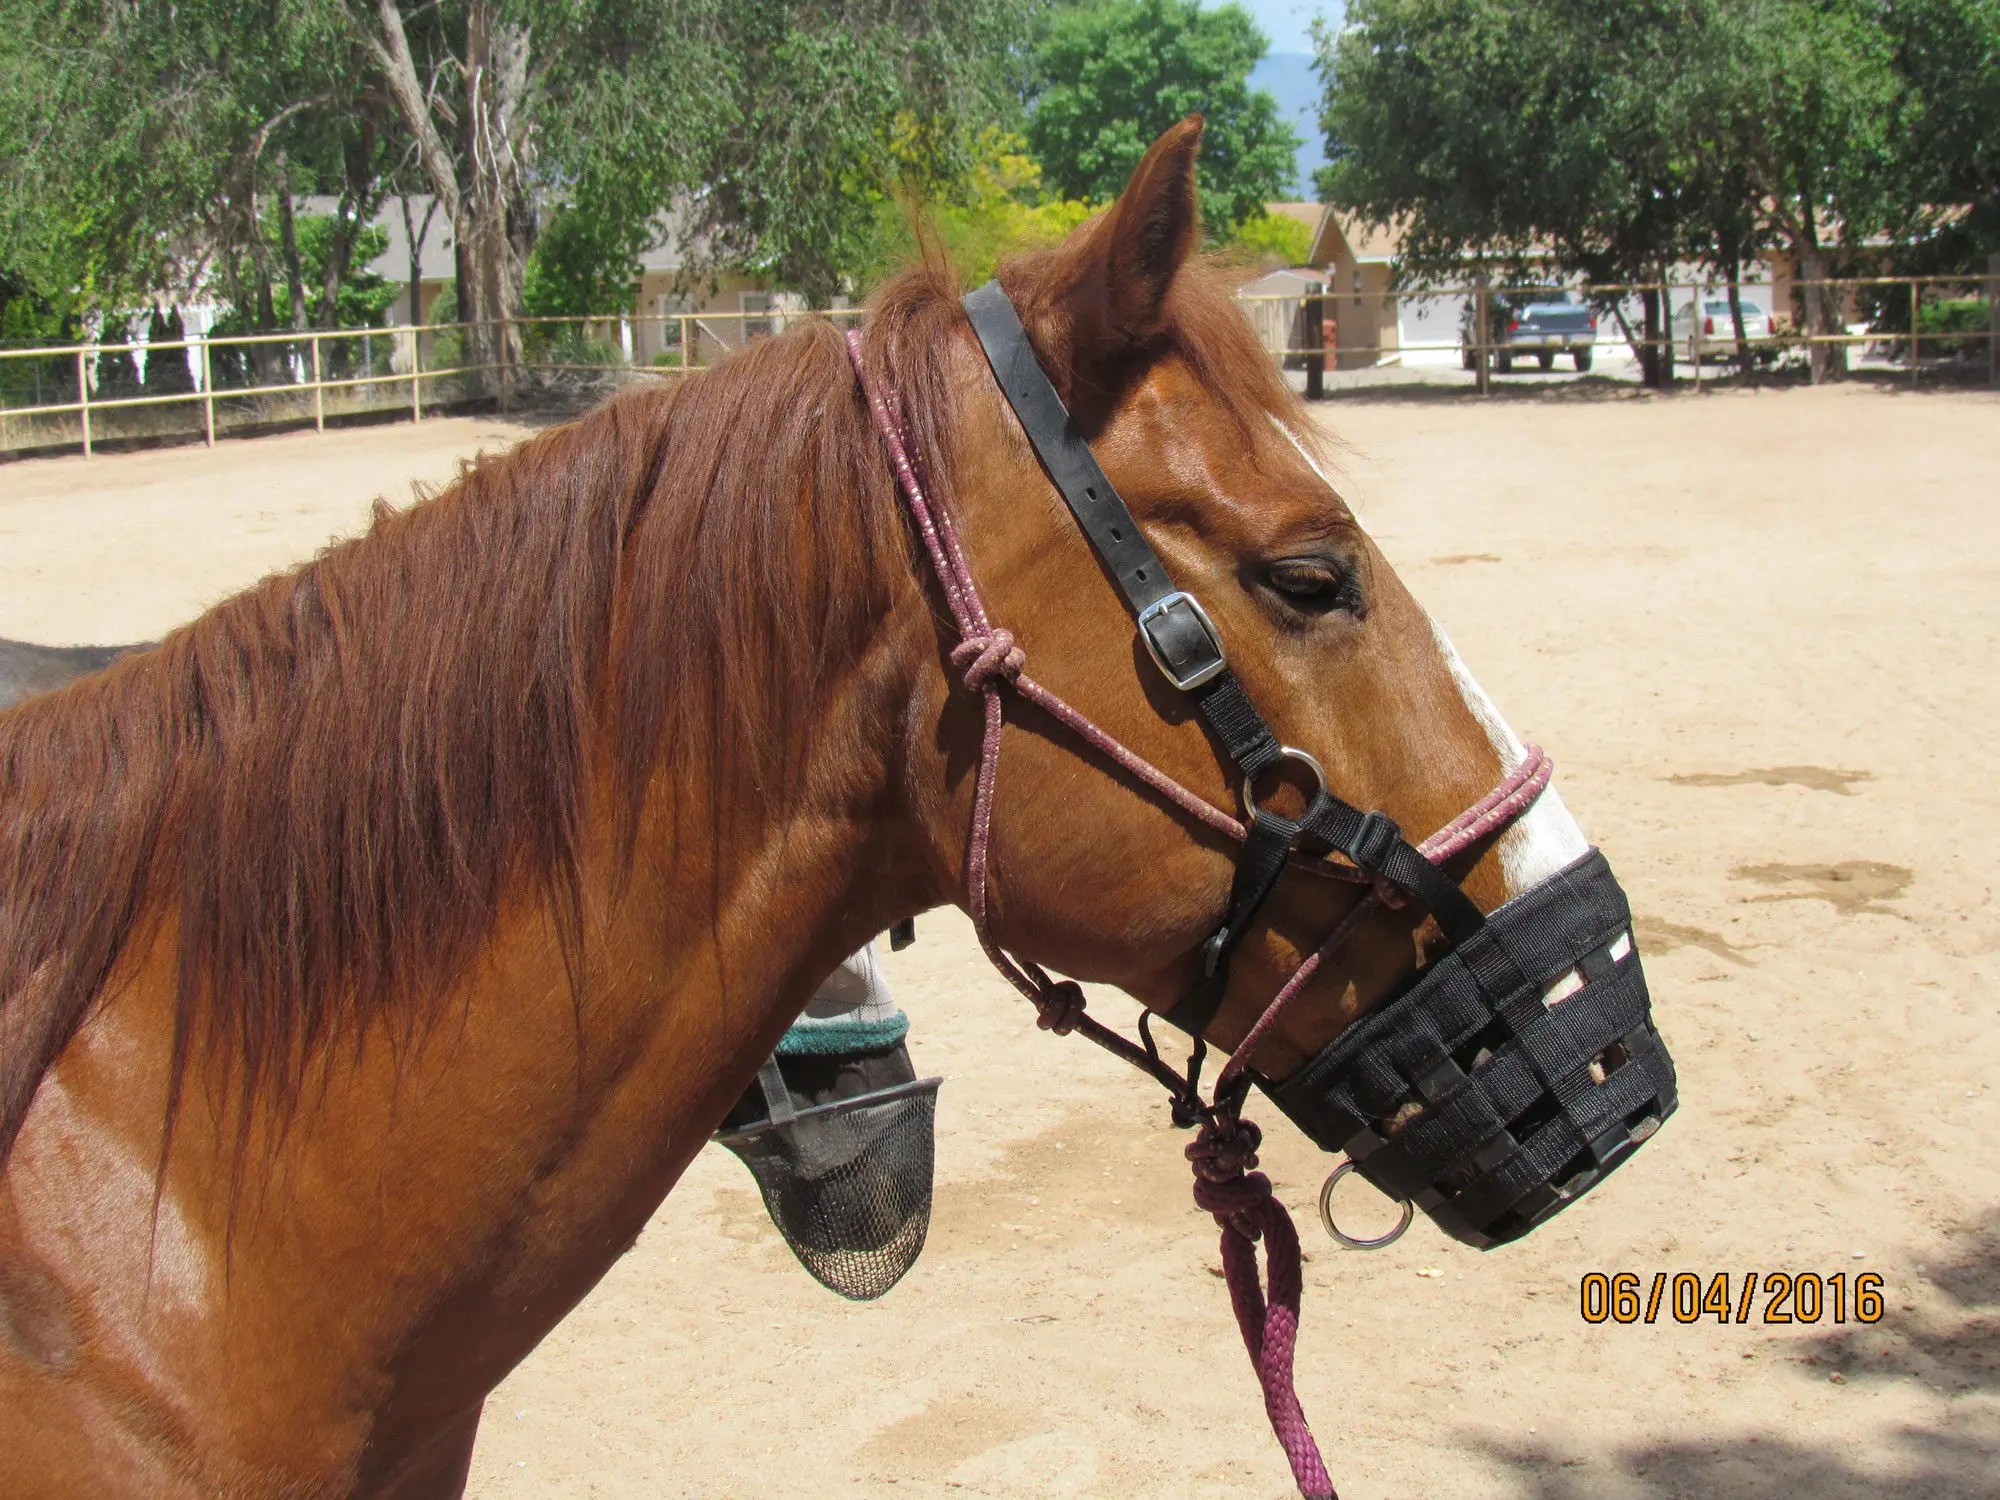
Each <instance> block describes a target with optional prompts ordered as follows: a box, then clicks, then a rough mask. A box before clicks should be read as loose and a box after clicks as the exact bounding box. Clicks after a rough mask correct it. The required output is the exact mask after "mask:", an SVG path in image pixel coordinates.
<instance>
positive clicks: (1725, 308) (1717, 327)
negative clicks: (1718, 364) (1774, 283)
mask: <svg viewBox="0 0 2000 1500" xmlns="http://www.w3.org/2000/svg"><path fill="white" fill-rule="evenodd" d="M1699 322H1700V327H1699V329H1697V327H1696V315H1695V306H1694V303H1693V301H1692V300H1690V301H1687V302H1683V303H1682V304H1681V305H1680V306H1679V307H1677V308H1675V309H1674V351H1675V353H1677V354H1686V353H1687V352H1688V350H1689V349H1690V348H1691V347H1692V348H1693V349H1694V350H1695V351H1696V357H1697V358H1699V359H1734V358H1735V357H1736V325H1735V323H1734V322H1733V321H1732V320H1731V319H1730V316H1729V299H1728V298H1727V297H1708V298H1706V299H1704V300H1703V302H1702V304H1701V315H1700V320H1699ZM1743 337H1744V338H1745V339H1747V340H1748V341H1749V342H1750V343H1751V344H1753V345H1755V344H1769V342H1770V340H1771V315H1770V314H1769V313H1768V312H1766V311H1765V310H1764V309H1763V308H1761V307H1759V306H1758V305H1757V304H1756V303H1754V302H1752V301H1751V300H1750V299H1749V298H1748V297H1745V298H1744V299H1743ZM1757 352H1758V351H1756V350H1754V349H1753V350H1752V353H1757Z"/></svg>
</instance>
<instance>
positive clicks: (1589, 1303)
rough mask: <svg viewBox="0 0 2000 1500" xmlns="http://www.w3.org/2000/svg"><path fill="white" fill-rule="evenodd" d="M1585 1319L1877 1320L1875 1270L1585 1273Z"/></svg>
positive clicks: (1878, 1284) (1877, 1279)
mask: <svg viewBox="0 0 2000 1500" xmlns="http://www.w3.org/2000/svg"><path fill="white" fill-rule="evenodd" d="M1577 1296H1578V1300H1579V1302H1580V1304H1581V1306H1580V1309H1579V1310H1580V1311H1581V1312H1582V1314H1583V1321H1584V1322H1586V1323H1658V1322H1660V1321H1661V1320H1662V1319H1668V1320H1671V1321H1673V1322H1675V1323H1699V1322H1702V1321H1703V1320H1705V1319H1712V1320H1713V1321H1715V1322H1717V1323H1772V1324H1781V1323H1821V1322H1825V1323H1879V1322H1881V1321H1882V1278H1881V1276H1880V1275H1879V1274H1878V1273H1877V1272H1874V1271H1863V1272H1861V1273H1860V1274H1859V1275H1857V1276H1850V1275H1848V1273H1847V1272H1845V1271H1839V1272H1836V1273H1835V1274H1833V1275H1831V1276H1821V1275H1820V1274H1818V1273H1817V1272H1814V1271H1741V1272H1735V1271H1716V1272H1713V1273H1712V1274H1710V1275H1707V1276H1703V1275H1701V1274H1700V1273H1699V1272H1696V1271H1655V1272H1653V1273H1652V1276H1651V1277H1650V1278H1648V1277H1644V1276H1641V1275H1640V1274H1639V1273H1638V1272H1636V1271H1618V1272H1604V1271H1589V1272H1586V1273H1585V1274H1584V1277H1583V1280H1582V1282H1581V1284H1580V1285H1579V1287H1578V1290H1577Z"/></svg>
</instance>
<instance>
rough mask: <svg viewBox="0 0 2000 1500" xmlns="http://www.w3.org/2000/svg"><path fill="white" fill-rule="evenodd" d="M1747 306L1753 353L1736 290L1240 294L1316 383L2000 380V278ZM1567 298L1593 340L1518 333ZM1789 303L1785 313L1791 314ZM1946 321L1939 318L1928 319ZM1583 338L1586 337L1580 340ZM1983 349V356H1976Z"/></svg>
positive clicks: (1271, 340)
mask: <svg viewBox="0 0 2000 1500" xmlns="http://www.w3.org/2000/svg"><path fill="white" fill-rule="evenodd" d="M1735 286H1736V291H1737V301H1738V304H1739V305H1740V307H1741V309H1742V311H1743V313H1744V314H1745V317H1746V322H1747V323H1748V324H1749V325H1750V326H1749V327H1746V329H1745V338H1744V339H1743V341H1742V345H1741V346H1740V345H1739V342H1738V340H1737V338H1736V333H1735V327H1734V317H1733V316H1732V314H1731V313H1730V311H1729V308H1728V306H1727V298H1728V294H1729V290H1730V283H1729V282H1728V281H1726V280H1723V279H1719V278H1705V279H1694V280H1688V281H1664V282H1659V281H1656V282H1633V283H1618V284H1609V285H1607V284H1588V283H1580V282H1570V283H1567V284H1562V283H1555V282H1533V283H1525V284H1519V285H1514V284H1506V283H1494V284H1490V285H1481V284H1479V283H1477V282H1469V283H1458V284H1441V285H1434V286H1415V287H1398V286H1393V285H1391V286H1372V287H1370V286H1362V285H1355V284H1352V283H1350V284H1348V285H1336V284H1330V285H1329V286H1328V287H1327V288H1326V289H1325V290H1324V291H1323V292H1321V293H1319V294H1317V295H1304V296H1301V295H1297V294H1289V293H1288V294H1282V295H1261V296H1243V297H1239V299H1238V300H1239V302H1241V303H1242V304H1243V305H1244V308H1245V311H1246V313H1247V314H1248V315H1249V316H1250V321H1251V324H1252V326H1253V327H1254V328H1255V329H1256V330H1257V333H1258V336H1259V338H1260V340H1261V341H1262V342H1263V344H1264V347H1265V348H1266V349H1267V350H1268V351H1269V352H1270V354H1271V355H1272V357H1273V358H1275V359H1278V360H1280V361H1281V362H1283V363H1284V364H1286V365H1287V366H1289V367H1292V368H1299V367H1301V366H1303V367H1304V368H1306V370H1307V373H1308V377H1309V387H1310V383H1311V379H1312V377H1315V376H1318V375H1320V374H1321V373H1323V372H1324V371H1326V370H1330V369H1355V368H1363V367H1371V366H1378V365H1389V364H1399V363H1400V364H1405V365H1416V364H1438V363H1448V362H1449V360H1450V358H1451V357H1454V356H1455V357H1456V358H1457V360H1458V362H1459V364H1460V365H1461V366H1462V368H1463V369H1465V370H1468V371H1472V372H1474V373H1475V375H1476V377H1477V383H1478V384H1479V386H1480V387H1481V388H1482V389H1484V388H1486V387H1487V384H1488V381H1489V379H1490V374H1491V373H1492V372H1493V371H1494V370H1496V369H1497V370H1498V371H1499V372H1500V373H1506V372H1507V371H1508V370H1509V368H1510V367H1511V365H1512V364H1513V363H1515V362H1517V361H1521V360H1533V361H1535V362H1536V363H1537V364H1540V365H1541V366H1542V368H1544V369H1547V368H1550V367H1551V366H1553V364H1554V362H1555V360H1556V359H1557V358H1558V357H1560V356H1562V355H1566V354H1571V355H1573V353H1574V352H1576V351H1581V352H1582V353H1583V357H1584V363H1582V364H1579V366H1578V368H1579V369H1582V368H1589V367H1591V365H1593V364H1594V362H1595V357H1596V355H1597V354H1598V353H1600V352H1604V351H1618V350H1627V351H1630V352H1632V353H1633V354H1634V355H1635V356H1636V355H1637V353H1638V351H1639V350H1641V349H1647V350H1651V351H1654V352H1655V355H1656V357H1657V358H1658V359H1659V360H1660V361H1661V362H1662V363H1663V364H1670V365H1672V366H1679V365H1681V364H1683V363H1685V365H1686V366H1687V369H1688V373H1689V374H1690V375H1691V376H1692V379H1693V382H1694V383H1695V384H1696V385H1697V386H1699V385H1700V384H1702V383H1703V379H1704V374H1705V368H1704V367H1705V366H1710V365H1723V364H1730V363H1737V362H1740V360H1741V357H1742V353H1743V348H1744V346H1747V348H1748V351H1749V354H1750V357H1751V360H1752V361H1753V362H1754V363H1757V364H1764V365H1772V364H1777V363H1779V362H1781V361H1783V360H1785V359H1786V358H1788V357H1792V356H1796V355H1800V354H1804V355H1806V356H1807V357H1808V358H1810V355H1811V352H1812V351H1813V350H1814V349H1815V348H1827V347H1837V348H1842V349H1850V348H1854V347H1856V346H1859V347H1861V348H1862V349H1863V351H1864V353H1867V354H1870V355H1873V356H1879V357H1880V358H1881V359H1883V360H1884V361H1888V362H1896V363H1900V364H1902V365H1903V366H1904V368H1905V370H1906V371H1907V374H1908V377H1909V379H1910V380H1911V381H1912V382H1915V381H1917V380H1918V379H1919V378H1920V377H1921V375H1922V373H1923V372H1924V370H1925V368H1926V364H1925V361H1926V359H1927V358H1928V359H1929V361H1930V367H1931V368H1933V369H1941V368H1943V367H1944V366H1945V365H1947V364H1956V365H1963V364H1967V363H1972V364H1977V363H1983V364H1984V365H1985V367H1986V370H1985V373H1986V376H1987V379H1988V380H1989V381H1991V382H1993V383H1995V384H2000V332H1996V325H1997V324H2000V320H1996V317H1995V313H1994V309H1995V306H1996V304H1997V303H2000V278H1996V277H1991V276H1973V275H1966V276H1923V277H1917V276H1864V277H1839V278H1825V279H1821V280H1811V281H1809V280H1805V279H1795V280H1790V281H1772V280H1769V279H1753V280H1739V281H1737V282H1736V283H1735ZM1552 291H1558V292H1562V293H1564V294H1565V296H1566V297H1567V298H1568V299H1569V300H1570V301H1571V302H1572V303H1573V304H1574V305H1576V306H1578V307H1579V308H1587V309H1589V310H1591V311H1592V312H1593V313H1594V314H1595V315H1596V316H1595V317H1594V319H1593V321H1592V323H1591V325H1590V327H1589V328H1588V330H1587V332H1586V331H1580V330H1579V331H1573V332H1572V334H1571V336H1568V337H1563V336H1551V335H1548V334H1545V333H1541V332H1538V331H1530V332H1529V333H1528V334H1526V335H1525V336H1524V337H1517V336H1516V335H1517V331H1518V330H1517V329H1515V328H1509V327H1508V326H1507V324H1508V323H1509V322H1510V321H1511V320H1512V315H1513V312H1514V311H1515V310H1516V309H1517V308H1518V307H1519V306H1520V305H1522V304H1524V303H1525V302H1527V301H1529V300H1532V299H1533V297H1535V296H1536V295H1538V294H1546V293H1549V292H1552ZM1813 292H1819V293H1820V294H1821V296H1822V298H1824V299H1827V300H1828V301H1829V302H1830V304H1831V309H1832V314H1833V317H1834V318H1837V319H1838V322H1839V327H1840V331H1839V332H1832V331H1830V330H1828V329H1824V328H1815V327H1813V326H1812V324H1811V320H1810V317H1809V309H1808V306H1807V304H1808V303H1809V302H1810V301H1811V300H1813V299H1812V297H1811V294H1812V293H1813ZM1648 294H1652V295H1653V296H1654V297H1656V298H1657V299H1658V306H1657V316H1656V320H1655V330H1656V331H1654V332H1651V333H1648V332H1647V331H1646V329H1645V315H1644V309H1643V303H1644V299H1645V298H1646V297H1647V295H1648ZM1781 304H1782V305H1781ZM1927 311H1929V312H1935V313H1944V314H1950V316H1937V317H1932V318H1930V319H1929V320H1928V322H1927V319H1926V313H1927ZM1579 332H1581V333H1583V336H1581V337H1579V336H1576V335H1577V333H1579ZM1980 346H1983V347H1984V351H1985V355H1986V358H1985V359H1984V361H1977V360H1970V361H1968V359H1967V356H1968V355H1974V354H1976V353H1977V352H1978V350H1979V348H1980Z"/></svg>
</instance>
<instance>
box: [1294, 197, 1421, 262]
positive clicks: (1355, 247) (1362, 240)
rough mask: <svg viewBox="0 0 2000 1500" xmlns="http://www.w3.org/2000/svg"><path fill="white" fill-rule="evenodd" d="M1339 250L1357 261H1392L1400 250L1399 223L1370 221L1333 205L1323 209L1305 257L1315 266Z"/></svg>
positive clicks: (1400, 231)
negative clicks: (1310, 249) (1310, 251)
mask: <svg viewBox="0 0 2000 1500" xmlns="http://www.w3.org/2000/svg"><path fill="white" fill-rule="evenodd" d="M1343 252H1344V253H1345V254H1346V255H1347V256H1349V257H1350V258H1351V259H1353V260H1354V261H1355V262H1357V263H1358V264H1361V265H1368V264H1370V263H1376V262H1385V261H1392V260H1394V259H1395V258H1396V257H1397V256H1399V255H1401V254H1402V253H1403V227H1402V225H1401V224H1397V223H1388V224H1378V223H1371V222H1370V221H1369V220H1367V219H1364V218H1362V217H1361V215H1359V214H1355V213H1347V212H1344V211H1342V210H1340V209H1337V208H1328V209H1325V210H1323V211H1322V215H1321V218H1320V220H1319V226H1318V229H1317V230H1316V232H1315V233H1314V235H1313V247H1312V254H1311V255H1310V256H1309V257H1307V258H1308V260H1309V261H1310V262H1311V263H1312V264H1313V265H1315V266H1330V265H1332V264H1333V263H1334V261H1335V260H1337V259H1339V258H1340V256H1341V254H1342V253H1343Z"/></svg>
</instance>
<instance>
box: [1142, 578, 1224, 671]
mask: <svg viewBox="0 0 2000 1500" xmlns="http://www.w3.org/2000/svg"><path fill="white" fill-rule="evenodd" d="M1182 611H1185V613H1184V614H1183V613H1180V612H1182ZM1190 617H1191V618H1192V619H1193V621H1194V623H1195V624H1197V625H1199V626H1200V627H1201V633H1202V634H1203V635H1204V636H1206V637H1207V640H1208V652H1207V654H1206V655H1205V656H1204V657H1203V658H1202V659H1200V660H1198V661H1196V662H1195V663H1194V664H1193V665H1191V666H1189V667H1188V668H1186V669H1185V670H1179V669H1176V668H1175V667H1173V666H1171V665H1170V664H1169V663H1168V661H1167V658H1166V655H1165V654H1164V653H1163V652H1162V651H1161V649H1160V643H1159V641H1158V640H1156V639H1155V638H1154V635H1153V631H1154V630H1155V628H1157V627H1159V626H1161V625H1164V624H1166V623H1168V622H1169V621H1174V622H1176V623H1179V622H1182V621H1185V620H1186V619H1188V618H1190ZM1139 639H1141V640H1142V641H1144V642H1145V643H1146V650H1147V651H1148V652H1149V653H1151V655H1152V658H1153V664H1154V665H1155V666H1157V667H1158V668H1159V669H1160V670H1161V671H1162V672H1163V673H1165V674H1166V678H1167V681H1169V682H1171V683H1172V684H1173V685H1174V686H1175V687H1177V688H1179V689H1180V690H1181V691H1182V692H1184V693H1186V692H1191V691H1193V690H1194V689H1195V688H1198V687H1200V686H1201V685H1202V684H1203V683H1204V682H1211V681H1213V680H1214V679H1215V678H1217V677H1220V676H1221V675H1222V673H1223V672H1224V671H1225V670H1226V669H1227V668H1228V666H1229V656H1228V654H1227V653H1226V652H1225V651H1224V650H1223V649H1222V636H1221V635H1220V634H1219V633H1218V632H1217V630H1216V628H1215V622H1214V621H1213V620H1211V619H1209V617H1208V611H1207V610H1205V609H1203V608H1202V607H1201V601H1200V600H1199V599H1197V598H1195V596H1194V595H1193V594H1190V593H1187V592H1186V591H1184V590H1178V591H1176V592H1174V593H1171V594H1169V595H1167V596H1166V598H1164V599H1158V600H1155V601H1154V602H1153V603H1151V604H1149V605H1147V606H1146V607H1145V608H1144V609H1142V610H1141V611H1139Z"/></svg>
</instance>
